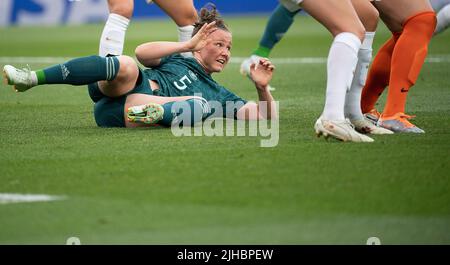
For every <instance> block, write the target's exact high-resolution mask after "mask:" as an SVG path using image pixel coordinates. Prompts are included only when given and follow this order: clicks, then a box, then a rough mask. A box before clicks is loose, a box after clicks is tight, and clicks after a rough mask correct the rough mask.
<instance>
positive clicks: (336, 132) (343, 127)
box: [314, 117, 373, 143]
mask: <svg viewBox="0 0 450 265" xmlns="http://www.w3.org/2000/svg"><path fill="white" fill-rule="evenodd" d="M314 130H315V131H316V135H317V137H320V136H321V135H323V136H324V137H325V139H327V138H328V137H329V136H332V137H334V138H336V139H338V140H341V141H344V142H347V141H349V142H357V143H371V142H373V139H372V138H370V137H368V136H366V135H363V134H360V133H358V132H357V131H355V129H354V128H353V125H352V124H351V123H350V121H348V120H341V121H331V120H325V119H323V118H322V117H320V118H319V119H317V121H316V124H315V125H314Z"/></svg>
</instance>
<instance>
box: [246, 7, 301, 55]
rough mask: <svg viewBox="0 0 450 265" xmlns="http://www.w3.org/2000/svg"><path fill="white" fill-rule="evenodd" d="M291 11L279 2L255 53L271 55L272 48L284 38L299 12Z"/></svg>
mask: <svg viewBox="0 0 450 265" xmlns="http://www.w3.org/2000/svg"><path fill="white" fill-rule="evenodd" d="M299 11H300V10H298V11H295V12H291V11H289V10H288V9H287V8H286V7H284V6H283V5H281V4H279V5H278V6H277V8H275V10H274V11H273V12H272V15H271V16H270V18H269V21H268V22H267V25H266V29H265V31H264V35H263V36H262V38H261V40H260V41H259V47H258V49H256V50H255V51H254V52H253V54H256V55H259V56H261V57H269V54H270V51H271V50H272V48H273V47H274V46H275V44H277V42H279V41H280V40H281V38H283V35H284V34H285V33H286V32H287V31H288V29H289V27H290V26H291V25H292V23H293V22H294V16H295V15H296V14H297V13H298V12H299Z"/></svg>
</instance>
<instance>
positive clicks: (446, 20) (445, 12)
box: [434, 4, 450, 34]
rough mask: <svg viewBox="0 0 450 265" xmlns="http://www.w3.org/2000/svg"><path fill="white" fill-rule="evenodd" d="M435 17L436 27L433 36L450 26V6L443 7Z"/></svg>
mask: <svg viewBox="0 0 450 265" xmlns="http://www.w3.org/2000/svg"><path fill="white" fill-rule="evenodd" d="M436 16H437V25H436V30H435V31H434V34H438V33H441V32H442V31H444V30H445V29H446V28H448V27H449V26H450V4H448V5H446V6H444V8H442V9H441V10H440V11H439V12H438V13H437V15H436Z"/></svg>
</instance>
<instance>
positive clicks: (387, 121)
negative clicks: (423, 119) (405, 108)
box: [378, 112, 425, 133]
mask: <svg viewBox="0 0 450 265" xmlns="http://www.w3.org/2000/svg"><path fill="white" fill-rule="evenodd" d="M414 117H415V116H410V115H406V114H405V113H403V112H398V113H396V114H395V115H394V116H391V117H383V116H381V117H380V119H379V120H378V126H380V127H383V128H386V129H388V130H391V131H393V132H395V133H425V131H424V130H422V129H420V128H419V127H417V126H416V125H414V124H412V123H411V122H409V121H408V120H409V119H412V118H414Z"/></svg>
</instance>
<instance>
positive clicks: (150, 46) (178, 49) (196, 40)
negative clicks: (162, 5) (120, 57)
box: [135, 22, 216, 67]
mask: <svg viewBox="0 0 450 265" xmlns="http://www.w3.org/2000/svg"><path fill="white" fill-rule="evenodd" d="M214 25H215V22H212V23H209V24H204V25H203V27H202V28H201V29H200V30H199V31H198V32H197V34H195V36H194V37H192V39H190V40H189V41H185V42H170V41H157V42H147V43H144V44H141V45H139V46H138V47H137V48H136V50H135V54H136V58H137V59H138V61H139V62H140V63H142V64H143V65H144V66H147V67H152V66H157V65H159V64H160V62H161V58H163V57H165V56H168V55H171V54H175V53H182V52H194V51H198V50H201V49H203V47H205V46H206V44H208V43H209V42H210V39H209V38H208V36H209V34H211V33H212V32H213V31H215V30H216V28H215V27H214Z"/></svg>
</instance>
